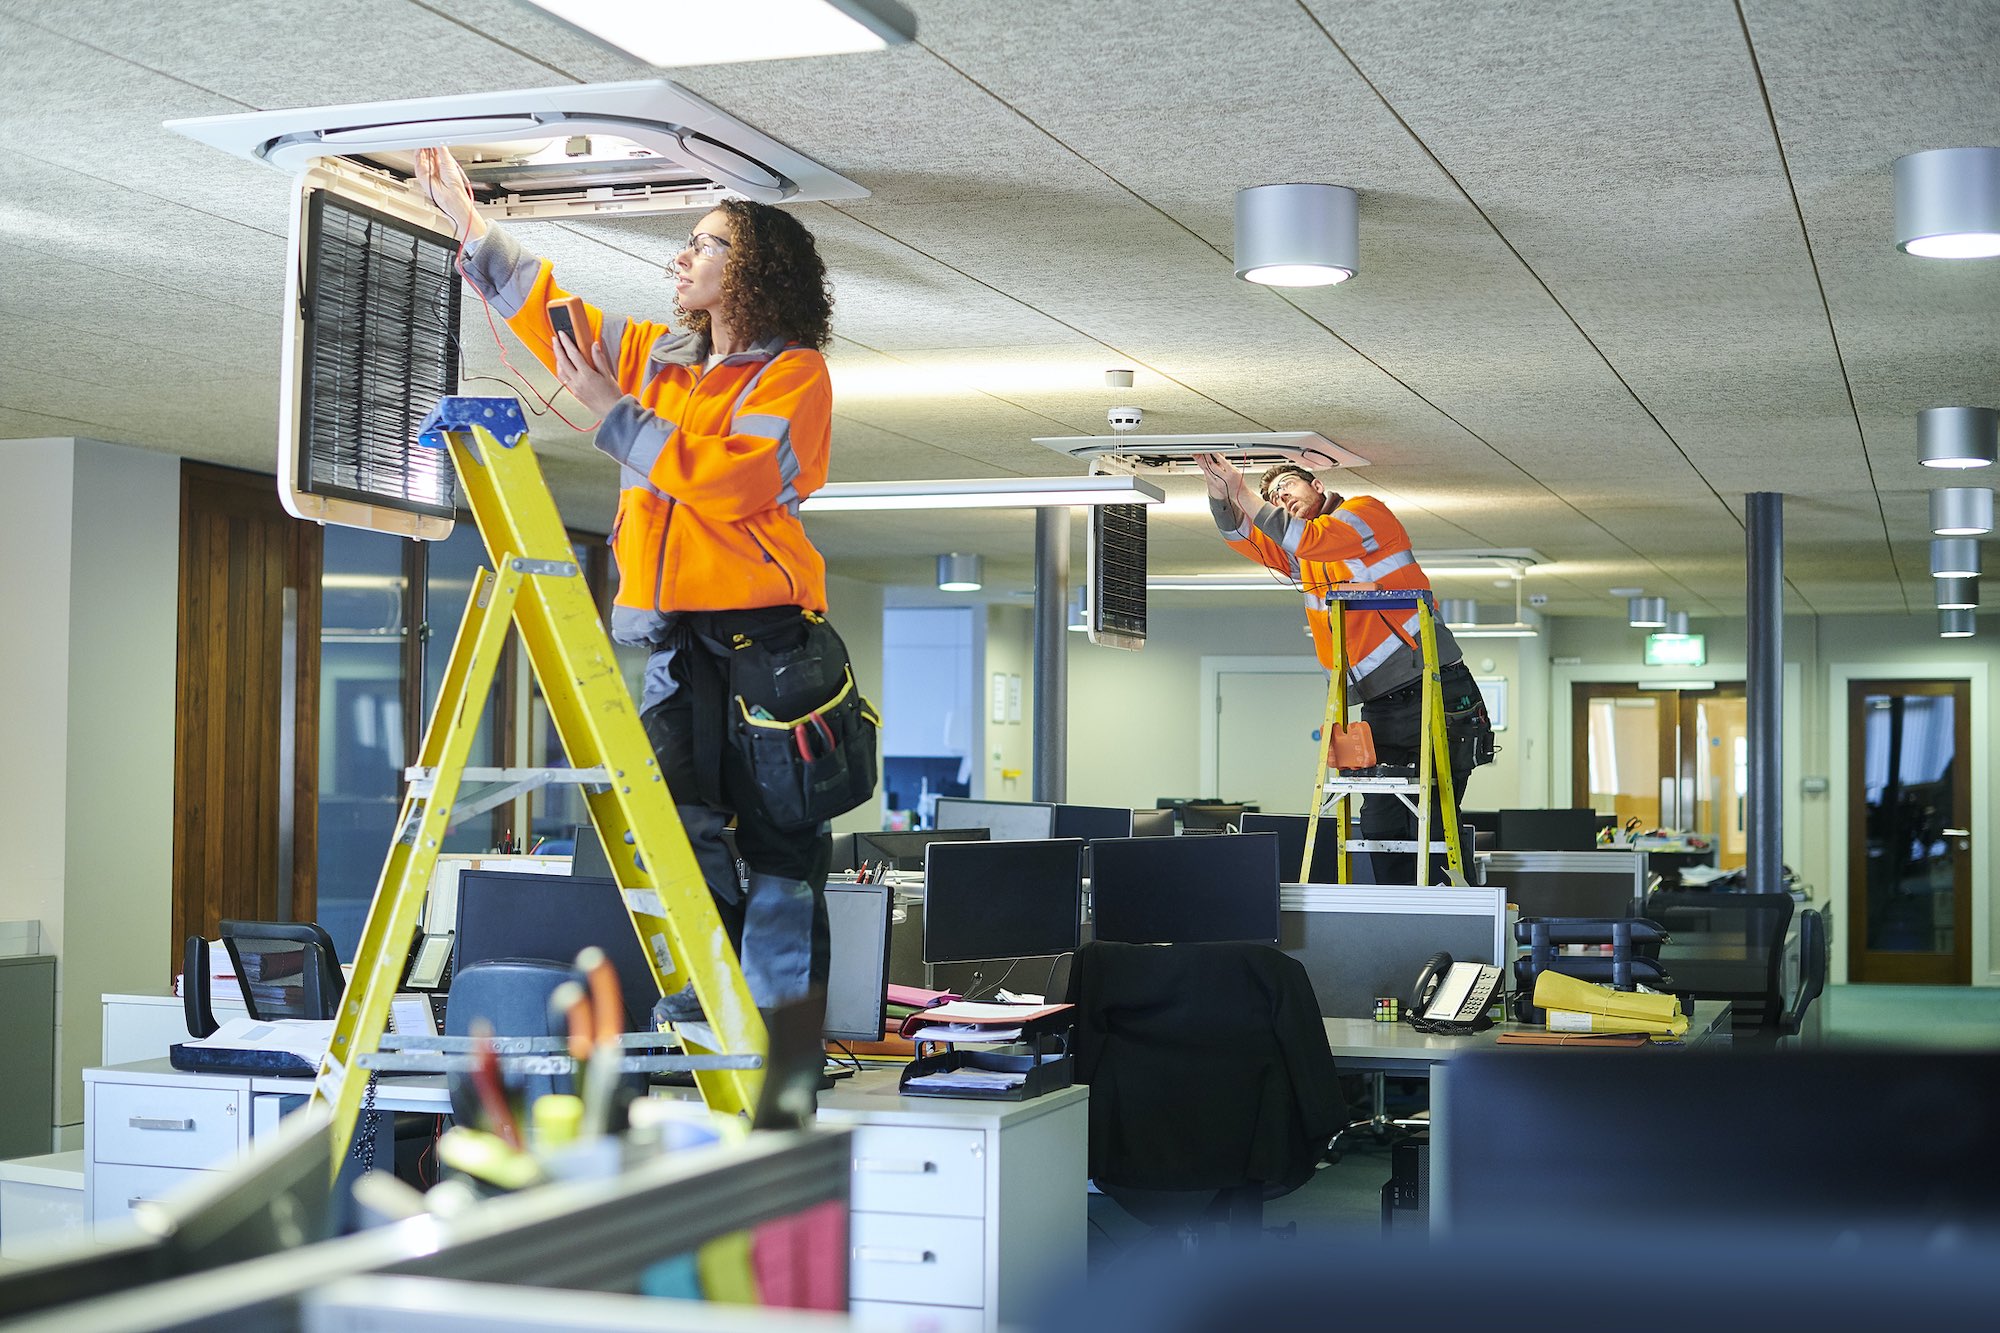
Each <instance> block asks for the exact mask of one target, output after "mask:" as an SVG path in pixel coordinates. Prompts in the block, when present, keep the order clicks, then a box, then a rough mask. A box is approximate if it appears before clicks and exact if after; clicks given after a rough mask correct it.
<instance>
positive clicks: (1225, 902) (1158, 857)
mask: <svg viewBox="0 0 2000 1333" xmlns="http://www.w3.org/2000/svg"><path fill="white" fill-rule="evenodd" d="M1090 855H1091V876H1090V897H1091V907H1092V920H1093V922H1094V925H1093V927H1092V934H1093V938H1096V939H1100V940H1114V941H1117V942H1119V943H1122V944H1199V943H1206V942H1211V941H1225V940H1259V941H1262V942H1264V943H1267V944H1276V943H1277V942H1278V836H1277V834H1275V833H1237V834H1229V835H1225V836H1221V837H1214V838H1107V839H1106V840H1104V841H1103V842H1099V843H1097V844H1095V845H1094V846H1093V847H1092V848H1091V851H1090Z"/></svg>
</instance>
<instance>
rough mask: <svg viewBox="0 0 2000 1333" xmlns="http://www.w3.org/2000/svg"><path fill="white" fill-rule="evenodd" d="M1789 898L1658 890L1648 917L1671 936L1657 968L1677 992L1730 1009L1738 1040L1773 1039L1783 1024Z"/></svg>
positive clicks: (1649, 905)
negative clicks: (1743, 1035) (1664, 970)
mask: <svg viewBox="0 0 2000 1333" xmlns="http://www.w3.org/2000/svg"><path fill="white" fill-rule="evenodd" d="M1792 909H1793V902H1792V895H1791V894H1789V893H1716V892H1712V891H1706V890H1699V889H1655V890H1654V891H1653V892H1652V893H1650V894H1648V895H1646V909H1645V915H1646V916H1647V917H1649V918H1650V919H1652V920H1654V921H1657V922H1659V923H1660V925H1661V926H1662V927H1664V928H1665V929H1666V931H1667V933H1668V935H1670V936H1672V939H1671V940H1669V942H1668V943H1667V944H1665V945H1664V946H1662V948H1661V950H1660V961H1661V962H1662V963H1664V964H1665V965H1666V968H1667V971H1668V972H1669V973H1671V974H1672V976H1673V979H1674V990H1675V991H1676V992H1679V993H1682V994H1686V995H1689V996H1692V997H1693V998H1695V999H1698V1000H1727V1001H1729V1002H1730V1005H1731V1010H1730V1026H1731V1028H1732V1029H1734V1030H1735V1031H1736V1032H1737V1033H1749V1034H1755V1033H1758V1032H1764V1033H1767V1034H1770V1035H1775V1034H1776V1032H1777V1030H1778V1028H1779V1027H1780V1025H1781V1024H1782V1022H1783V1020H1784V1016H1785V1000H1784V991H1783V979H1784V961H1785V959H1784V954H1785V931H1786V930H1787V929H1788V928H1789V927H1790V926H1791V923H1792Z"/></svg>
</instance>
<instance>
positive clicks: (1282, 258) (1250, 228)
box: [1236, 184, 1361, 287]
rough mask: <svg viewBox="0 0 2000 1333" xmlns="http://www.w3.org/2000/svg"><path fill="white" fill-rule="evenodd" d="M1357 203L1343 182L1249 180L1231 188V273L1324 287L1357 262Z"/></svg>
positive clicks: (1347, 274) (1290, 284)
mask: <svg viewBox="0 0 2000 1333" xmlns="http://www.w3.org/2000/svg"><path fill="white" fill-rule="evenodd" d="M1360 218H1361V207H1360V200H1359V199H1358V198H1357V197H1356V195H1355V193H1354V191H1352V190H1350V189H1348V188H1347V187H1346V186H1344V185H1306V184H1298V185H1253V186H1251V187H1250V188H1249V189H1247V190H1238V191H1237V192H1236V276H1237V277H1239V278H1243V279H1245V280H1247V281H1250V282H1261V283H1263V284H1265V285H1266V286H1270V287H1324V286H1327V285H1328V284H1330V283H1336V282H1346V281H1347V280H1348V279H1349V278H1351V277H1353V276H1354V275H1355V273H1356V272H1358V271H1359V269H1360V267H1361V221H1360Z"/></svg>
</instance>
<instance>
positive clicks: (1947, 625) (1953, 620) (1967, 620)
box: [1938, 606, 1979, 639]
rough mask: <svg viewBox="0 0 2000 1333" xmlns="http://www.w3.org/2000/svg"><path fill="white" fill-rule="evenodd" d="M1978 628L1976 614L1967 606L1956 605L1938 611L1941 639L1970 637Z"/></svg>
mask: <svg viewBox="0 0 2000 1333" xmlns="http://www.w3.org/2000/svg"><path fill="white" fill-rule="evenodd" d="M1978 628H1979V626H1978V622H1977V619H1976V617H1975V614H1974V613H1973V611H1972V610H1971V609H1969V608H1967V607H1959V606H1955V607H1952V608H1951V609H1949V610H1946V611H1940V612H1938V637H1939V638H1940V639H1969V638H1971V637H1972V635H1973V633H1974V631H1975V630H1977V629H1978Z"/></svg>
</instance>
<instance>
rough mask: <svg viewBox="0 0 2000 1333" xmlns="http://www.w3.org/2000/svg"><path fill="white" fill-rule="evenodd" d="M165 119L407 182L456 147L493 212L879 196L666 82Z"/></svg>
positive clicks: (251, 153)
mask: <svg viewBox="0 0 2000 1333" xmlns="http://www.w3.org/2000/svg"><path fill="white" fill-rule="evenodd" d="M166 127H167V128H168V129H170V130H174V131H176V132H178V133H180V134H185V135H186V136H188V137H189V138H190V139H195V140H198V141H200V142H202V143H205V144H209V145H211V146H212V147H215V148H220V149H222V150H224V151H225V152H230V153H234V154H236V155H237V156H239V157H246V158H249V159H250V160H251V161H253V162H264V163H268V164H269V165H271V166H273V167H276V168H278V169H279V170H280V171H284V172H287V173H290V174H293V175H296V174H298V173H299V172H301V171H304V170H306V169H307V168H308V167H310V166H312V165H313V164H314V163H315V162H316V161H322V160H324V159H326V158H340V159H344V160H346V161H348V162H350V163H353V164H356V165H358V166H362V167H366V168H369V169H371V170H373V171H376V172H379V173H386V174H387V175H388V176H390V177H393V178H395V179H397V180H400V181H407V180H409V179H410V178H411V177H412V175H413V174H414V164H415V157H414V154H415V150H416V149H419V148H425V147H430V146H433V145H443V146H446V147H449V148H450V149H451V152H452V156H453V157H455V158H457V159H458V161H459V164H460V165H461V166H463V167H464V168H465V174H466V177H467V178H468V179H469V180H470V181H471V182H472V190H473V194H474V196H475V198H476V199H477V200H478V203H479V206H480V211H481V212H482V213H484V214H485V215H486V216H487V217H489V218H552V217H578V216H589V215H593V214H600V213H602V214H626V215H630V214H642V213H669V212H680V211H683V210H692V209H703V208H712V207H714V206H715V204H716V203H718V202H719V201H721V200H723V199H727V198H738V197H740V198H744V199H754V200H756V201H757V202H758V203H764V204H782V203H808V202H813V201H818V200H828V199H864V198H866V197H867V195H868V191H867V190H864V189H863V188H861V187H860V186H859V185H856V184H855V183H854V182H853V181H851V180H848V179H847V178H846V177H845V176H842V175H839V174H838V173H836V172H832V171H829V170H827V169H826V168H825V167H823V166H821V165H820V164H819V163H817V162H815V161H813V160H812V159H811V158H809V157H806V156H804V155H802V154H800V153H797V152H794V151H793V150H792V149H790V148H787V147H786V146H785V145H783V144H781V143H779V142H778V141H777V140H775V139H772V138H769V137H767V136H765V135H763V134H760V133H758V132H757V131H756V130H753V129H751V128H750V127H749V126H748V125H745V124H744V123H743V122H742V121H740V120H738V119H736V118H735V117H734V116H731V115H729V114H728V113H727V112H724V111H721V110H719V109H718V108H716V107H713V106H710V105H709V104H708V103H707V102H704V101H702V100H701V99H700V98H699V97H696V96H695V95H694V94H693V93H691V92H689V91H688V90H687V89H685V88H682V87H680V86H679V85H677V84H674V83H670V82H668V81H667V80H665V79H642V80H636V81H633V82H629V83H580V84H570V85H568V86H565V87H560V88H535V89H528V90H525V91H520V92H506V93H474V94H471V95H468V96H464V97H421V98H412V99H408V100H405V101H399V102H370V103H364V104H357V105H352V106H327V107H311V108H307V109H304V110H298V111H255V112H250V113H248V114H246V115H235V116H203V117H200V118H197V119H192V120H170V121H168V122H167V123H166Z"/></svg>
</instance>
